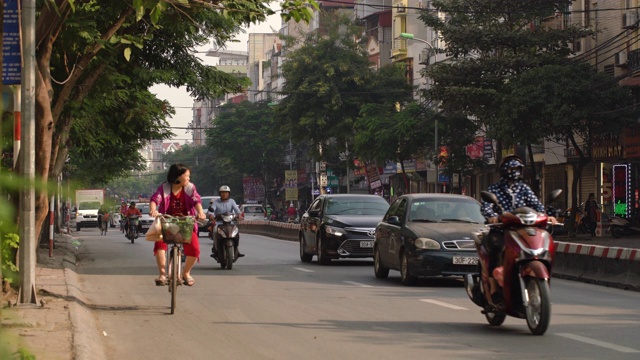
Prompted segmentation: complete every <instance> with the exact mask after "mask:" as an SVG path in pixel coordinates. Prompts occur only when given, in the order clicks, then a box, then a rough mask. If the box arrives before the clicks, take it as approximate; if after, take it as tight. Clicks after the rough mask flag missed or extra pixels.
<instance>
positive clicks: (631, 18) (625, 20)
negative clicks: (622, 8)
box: [622, 10, 638, 28]
mask: <svg viewBox="0 0 640 360" xmlns="http://www.w3.org/2000/svg"><path fill="white" fill-rule="evenodd" d="M637 21H638V12H637V11H636V10H629V11H627V12H625V13H624V14H622V27H623V28H626V27H630V26H634V25H635V23H636V22H637Z"/></svg>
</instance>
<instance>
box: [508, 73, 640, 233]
mask: <svg viewBox="0 0 640 360" xmlns="http://www.w3.org/2000/svg"><path fill="white" fill-rule="evenodd" d="M507 88H508V89H509V90H510V91H512V92H513V96H512V97H509V98H507V99H506V100H507V101H506V103H505V104H504V107H503V114H502V116H503V117H504V118H505V119H512V121H513V122H514V123H515V122H517V121H518V119H522V118H524V117H526V118H532V119H537V121H536V122H535V124H533V125H532V126H539V127H544V128H545V129H546V130H545V133H546V134H547V135H546V136H545V138H547V139H549V140H554V141H557V142H559V143H564V144H567V146H568V147H570V148H571V149H573V150H574V152H575V154H576V155H577V156H578V157H577V159H576V160H575V161H573V162H572V163H571V165H572V166H573V169H574V177H573V182H572V184H571V189H572V192H571V195H572V196H571V204H573V206H572V209H573V210H572V214H571V217H570V218H569V219H568V220H569V222H571V221H572V220H573V219H575V212H576V210H577V206H576V205H577V204H578V183H579V181H580V176H581V174H582V169H583V168H584V167H585V166H586V165H587V164H589V163H590V162H591V161H592V159H593V152H592V151H593V148H594V146H596V145H598V144H600V143H601V142H603V141H607V140H609V139H617V137H618V136H619V134H621V133H622V130H623V129H624V128H625V127H626V126H630V125H631V124H633V123H634V122H635V119H634V112H635V111H636V109H635V107H634V106H633V96H632V95H631V92H630V91H629V89H628V88H622V87H620V86H619V85H618V83H617V80H616V79H615V78H613V77H610V76H608V75H606V74H603V73H598V72H597V71H596V70H595V69H594V68H592V67H591V66H590V65H589V64H585V63H576V62H567V63H566V64H563V65H547V66H541V67H538V68H534V69H530V70H528V71H526V72H524V73H522V74H520V75H519V76H518V77H516V78H514V79H513V81H512V82H510V83H509V84H508V87H507ZM572 225H573V224H571V223H570V224H569V226H570V227H571V226H572Z"/></svg>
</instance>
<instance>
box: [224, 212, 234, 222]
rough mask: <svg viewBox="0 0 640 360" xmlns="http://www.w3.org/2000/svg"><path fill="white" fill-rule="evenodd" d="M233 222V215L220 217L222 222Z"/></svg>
mask: <svg viewBox="0 0 640 360" xmlns="http://www.w3.org/2000/svg"><path fill="white" fill-rule="evenodd" d="M232 220H233V214H227V215H222V221H224V222H231V221H232Z"/></svg>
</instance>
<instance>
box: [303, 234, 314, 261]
mask: <svg viewBox="0 0 640 360" xmlns="http://www.w3.org/2000/svg"><path fill="white" fill-rule="evenodd" d="M305 247H306V242H305V241H304V235H302V233H300V260H302V262H306V263H308V262H311V259H313V254H309V253H307V252H306V251H304V248H305Z"/></svg>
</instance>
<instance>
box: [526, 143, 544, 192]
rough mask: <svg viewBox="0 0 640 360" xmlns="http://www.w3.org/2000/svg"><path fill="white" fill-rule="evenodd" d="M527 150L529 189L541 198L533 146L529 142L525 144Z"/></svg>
mask: <svg viewBox="0 0 640 360" xmlns="http://www.w3.org/2000/svg"><path fill="white" fill-rule="evenodd" d="M527 152H528V153H529V164H530V165H531V190H533V193H534V194H536V195H538V198H540V199H541V198H542V194H540V182H539V181H538V177H537V170H536V163H535V162H534V160H533V147H532V146H531V144H527Z"/></svg>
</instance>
